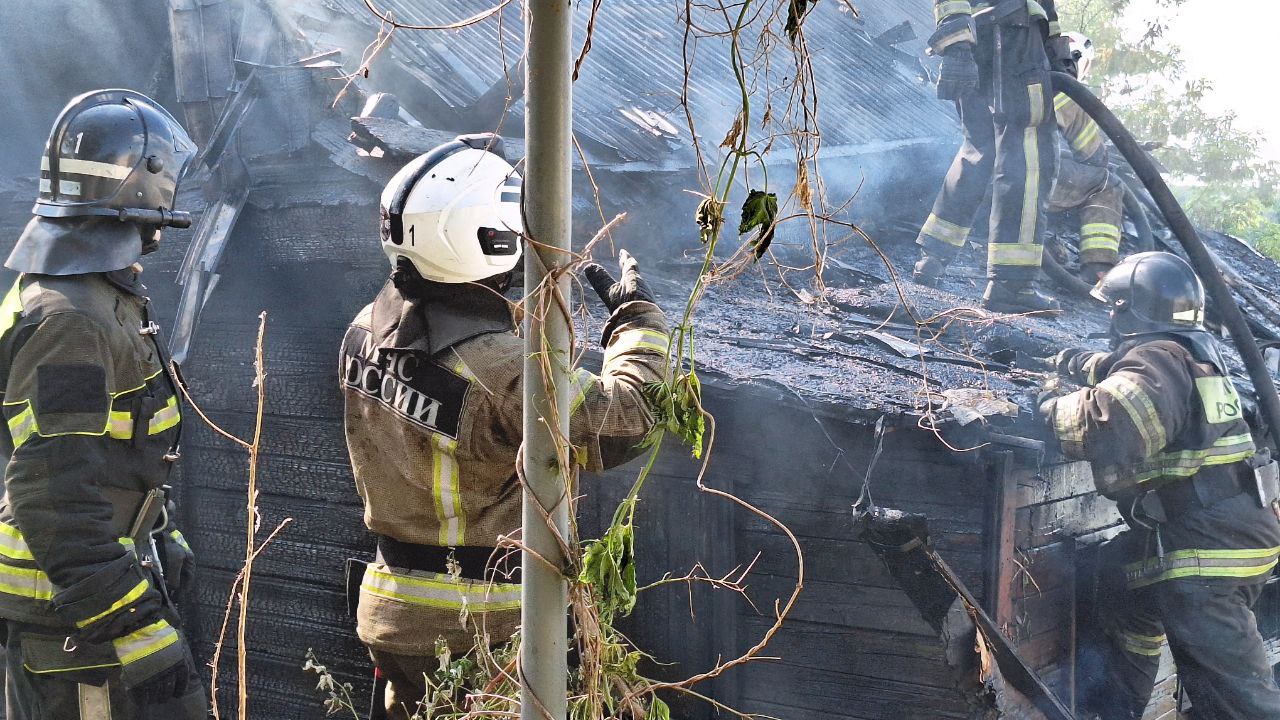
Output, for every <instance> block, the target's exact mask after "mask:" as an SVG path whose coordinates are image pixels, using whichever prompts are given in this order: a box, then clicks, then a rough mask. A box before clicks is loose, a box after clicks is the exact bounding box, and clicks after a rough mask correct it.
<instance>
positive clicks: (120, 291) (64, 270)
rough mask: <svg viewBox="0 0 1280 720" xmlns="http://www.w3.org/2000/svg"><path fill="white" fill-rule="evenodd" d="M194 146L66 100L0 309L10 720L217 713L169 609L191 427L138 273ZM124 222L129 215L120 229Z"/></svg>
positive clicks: (97, 100) (102, 108) (181, 135)
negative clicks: (182, 450)
mask: <svg viewBox="0 0 1280 720" xmlns="http://www.w3.org/2000/svg"><path fill="white" fill-rule="evenodd" d="M194 153H195V146H194V145H193V144H192V143H191V140H190V139H189V138H188V137H187V134H186V133H185V132H184V131H183V129H182V127H181V126H180V125H179V124H178V122H177V121H176V120H174V119H173V117H172V116H171V115H170V114H169V113H168V112H166V111H165V110H164V109H163V108H161V107H160V106H159V105H158V104H156V103H155V102H154V101H152V100H151V99H150V98H147V97H146V96H144V95H141V94H139V93H136V92H133V91H130V90H100V91H96V92H91V93H87V94H85V95H82V96H80V97H78V98H75V99H74V100H72V101H71V102H70V103H69V104H68V105H67V107H66V108H65V109H64V110H63V111H62V114H61V115H59V117H58V119H57V121H56V122H55V123H54V126H53V131H52V133H51V134H50V136H49V142H48V144H47V145H46V146H45V153H44V157H43V158H42V160H41V172H40V195H39V199H38V200H37V202H36V206H35V208H34V211H33V212H34V213H35V216H36V217H35V218H33V219H32V220H31V222H30V223H29V224H28V225H27V227H26V230H25V231H24V232H23V233H22V236H21V237H20V238H19V239H18V242H17V245H16V246H15V248H14V250H13V253H12V254H11V255H10V256H9V259H8V261H7V262H6V263H5V265H6V267H9V268H11V269H13V270H17V271H19V272H21V273H22V275H21V276H20V277H19V279H18V281H17V282H16V283H15V284H14V286H13V288H12V289H11V290H9V293H8V295H6V296H5V298H4V301H3V304H2V305H0V325H2V328H3V334H2V335H0V375H2V376H3V388H4V405H3V408H4V415H5V419H6V420H7V421H8V423H7V427H6V432H4V433H3V434H2V435H3V441H4V443H5V446H6V449H7V450H8V451H9V463H8V467H7V469H6V471H5V475H4V484H5V496H4V502H3V504H2V505H0V617H3V619H4V621H5V632H6V636H7V642H6V652H5V660H6V663H5V669H6V684H5V700H6V703H5V705H6V715H5V716H6V717H7V718H9V720H107V719H108V718H116V719H117V720H120V719H129V718H142V717H164V718H165V719H166V720H188V719H189V720H195V719H199V718H204V717H205V716H206V712H207V709H206V708H207V706H206V703H205V696H204V689H203V687H202V685H201V682H200V679H199V677H198V676H197V674H196V669H195V667H194V666H193V664H192V661H191V653H190V651H189V649H188V647H187V642H186V640H185V638H184V637H183V633H182V631H181V629H180V625H179V621H178V616H177V614H176V612H175V610H174V606H173V604H172V601H171V596H172V595H173V594H174V593H176V592H178V590H179V589H180V587H181V586H183V585H185V584H186V580H187V579H188V576H189V574H190V571H191V551H190V548H188V547H187V544H186V541H185V540H183V538H182V535H181V534H180V533H179V532H178V531H177V529H176V528H175V527H174V525H173V523H171V522H168V518H169V513H168V511H167V509H166V501H165V483H166V482H167V481H168V478H169V474H170V472H171V470H172V468H173V464H174V462H175V461H176V460H177V458H178V435H179V427H180V420H181V417H180V413H179V405H178V397H177V391H176V388H175V386H174V383H173V381H172V379H171V378H170V376H169V373H168V371H167V369H166V361H165V358H166V355H165V348H164V344H163V342H162V341H161V339H160V337H159V335H158V329H159V328H158V327H157V326H156V324H155V323H154V322H153V321H152V319H151V318H152V313H151V309H150V307H149V305H148V301H147V298H146V297H145V296H144V295H143V294H142V292H143V287H142V285H141V284H140V283H139V281H138V272H139V271H140V269H141V268H140V267H139V266H137V265H136V263H137V261H138V260H139V258H141V256H142V255H144V254H145V253H147V252H149V251H151V250H154V249H155V248H156V246H157V244H158V242H159V235H160V229H161V227H162V226H164V225H171V224H187V223H189V218H187V217H185V215H184V214H182V213H174V212H173V211H172V208H173V201H174V194H175V192H176V191H177V184H178V180H179V179H180V178H181V176H182V172H183V169H184V168H185V167H186V165H187V164H188V162H189V161H190V160H191V158H192V156H193V155H194ZM126 220H127V221H126Z"/></svg>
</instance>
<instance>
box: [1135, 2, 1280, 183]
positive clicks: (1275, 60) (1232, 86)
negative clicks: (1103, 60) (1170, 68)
mask: <svg viewBox="0 0 1280 720" xmlns="http://www.w3.org/2000/svg"><path fill="white" fill-rule="evenodd" d="M1161 12H1163V13H1168V14H1169V15H1170V18H1169V20H1168V23H1167V24H1168V31H1167V32H1166V33H1165V38H1166V39H1167V40H1169V41H1170V42H1172V43H1174V44H1177V45H1180V46H1181V47H1182V49H1183V58H1184V59H1185V61H1186V65H1187V75H1188V77H1204V78H1207V79H1209V80H1210V81H1212V82H1213V87H1214V89H1213V93H1212V94H1211V95H1210V96H1209V97H1208V98H1206V99H1205V105H1206V108H1207V109H1208V110H1210V111H1212V112H1224V111H1227V110H1234V111H1235V112H1236V113H1237V114H1238V115H1239V117H1240V120H1241V123H1240V125H1241V127H1247V128H1250V129H1254V130H1257V131H1259V132H1261V133H1262V134H1263V135H1264V137H1266V139H1267V145H1266V147H1265V149H1264V154H1265V155H1266V156H1267V157H1268V158H1270V159H1273V160H1278V161H1280V78H1277V76H1276V67H1277V66H1280V56H1278V55H1277V53H1276V46H1277V43H1276V37H1277V32H1278V30H1277V29H1278V28H1280V2H1276V0H1189V1H1188V2H1187V3H1186V4H1184V5H1183V6H1182V7H1181V8H1176V9H1174V10H1161V9H1159V8H1158V6H1157V5H1156V0H1134V2H1133V4H1132V5H1131V6H1130V10H1129V11H1128V13H1127V15H1126V19H1128V20H1130V22H1131V24H1132V26H1133V27H1134V28H1135V29H1136V30H1138V31H1140V30H1141V28H1144V27H1145V25H1144V24H1143V18H1150V17H1154V16H1156V14H1157V13H1161Z"/></svg>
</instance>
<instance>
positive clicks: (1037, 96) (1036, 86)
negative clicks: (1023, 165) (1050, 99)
mask: <svg viewBox="0 0 1280 720" xmlns="http://www.w3.org/2000/svg"><path fill="white" fill-rule="evenodd" d="M1027 102H1029V103H1030V104H1031V105H1030V107H1031V124H1032V125H1039V124H1040V123H1042V122H1044V86H1043V85H1041V84H1040V83H1031V84H1030V85H1028V86H1027ZM1039 157H1040V155H1039V153H1037V154H1036V158H1037V167H1038V166H1039ZM1038 176H1039V174H1038V173H1037V177H1038Z"/></svg>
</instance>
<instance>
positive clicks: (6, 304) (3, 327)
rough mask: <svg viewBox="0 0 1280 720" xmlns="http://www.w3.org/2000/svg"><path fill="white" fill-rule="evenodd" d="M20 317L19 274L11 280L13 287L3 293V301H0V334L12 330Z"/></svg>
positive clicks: (20, 282) (20, 288)
mask: <svg viewBox="0 0 1280 720" xmlns="http://www.w3.org/2000/svg"><path fill="white" fill-rule="evenodd" d="M20 317H22V276H21V275H19V276H18V279H17V280H14V281H13V287H11V288H9V292H7V293H5V295H4V301H3V302H0V335H3V334H5V333H7V332H9V331H10V330H12V329H13V326H14V325H15V324H16V323H17V322H18V318H20Z"/></svg>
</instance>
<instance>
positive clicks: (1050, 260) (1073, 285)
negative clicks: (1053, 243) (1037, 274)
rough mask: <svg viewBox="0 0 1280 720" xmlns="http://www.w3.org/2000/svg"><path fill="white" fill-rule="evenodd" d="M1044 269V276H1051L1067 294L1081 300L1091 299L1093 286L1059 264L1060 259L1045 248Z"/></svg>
mask: <svg viewBox="0 0 1280 720" xmlns="http://www.w3.org/2000/svg"><path fill="white" fill-rule="evenodd" d="M1041 265H1042V266H1043V268H1044V274H1045V275H1048V276H1049V279H1050V280H1053V281H1054V282H1056V283H1058V284H1059V285H1061V286H1062V287H1063V288H1065V289H1066V290H1067V292H1069V293H1071V294H1072V295H1075V296H1077V297H1081V298H1087V297H1089V293H1090V292H1091V291H1092V290H1093V286H1092V285H1090V284H1089V283H1087V282H1085V281H1084V280H1081V279H1080V278H1078V277H1076V276H1075V275H1074V274H1072V272H1071V271H1070V270H1068V269H1066V268H1064V267H1062V264H1061V263H1059V262H1058V258H1056V257H1054V256H1053V253H1051V252H1049V248H1045V251H1044V261H1043V262H1042V263H1041Z"/></svg>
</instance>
